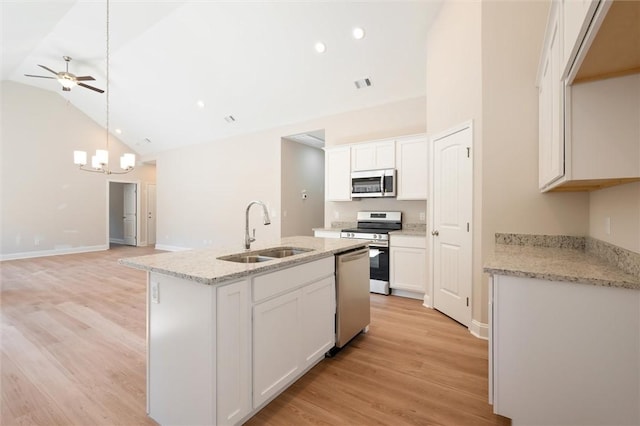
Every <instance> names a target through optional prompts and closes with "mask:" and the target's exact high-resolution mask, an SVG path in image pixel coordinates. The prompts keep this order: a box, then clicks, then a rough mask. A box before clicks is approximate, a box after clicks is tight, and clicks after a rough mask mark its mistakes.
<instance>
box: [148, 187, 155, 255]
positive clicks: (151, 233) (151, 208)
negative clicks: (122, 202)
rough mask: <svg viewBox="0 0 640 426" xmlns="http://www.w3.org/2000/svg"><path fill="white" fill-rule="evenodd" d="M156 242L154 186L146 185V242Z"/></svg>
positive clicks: (150, 243)
mask: <svg viewBox="0 0 640 426" xmlns="http://www.w3.org/2000/svg"><path fill="white" fill-rule="evenodd" d="M155 243H156V186H155V185H154V184H149V185H147V244H148V245H154V244H155Z"/></svg>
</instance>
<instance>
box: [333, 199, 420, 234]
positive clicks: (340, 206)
mask: <svg viewBox="0 0 640 426" xmlns="http://www.w3.org/2000/svg"><path fill="white" fill-rule="evenodd" d="M359 211H400V212H402V225H403V226H406V224H410V223H411V224H413V223H424V224H426V217H427V214H428V211H427V202H426V201H401V200H400V201H399V200H396V199H395V198H368V199H366V198H363V199H361V200H355V201H327V202H326V203H325V209H324V222H325V226H327V227H329V226H330V224H331V227H334V226H333V224H334V223H351V224H355V223H356V220H357V219H356V216H357V214H358V212H359ZM423 218H424V219H423ZM338 227H339V228H341V227H342V226H338ZM348 227H349V226H345V227H344V228H348Z"/></svg>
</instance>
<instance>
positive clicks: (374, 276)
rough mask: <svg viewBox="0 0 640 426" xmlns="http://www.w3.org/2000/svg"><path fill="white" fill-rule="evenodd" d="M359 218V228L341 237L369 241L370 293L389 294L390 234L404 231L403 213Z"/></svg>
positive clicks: (374, 214) (376, 213) (344, 230)
mask: <svg viewBox="0 0 640 426" xmlns="http://www.w3.org/2000/svg"><path fill="white" fill-rule="evenodd" d="M357 218H358V224H357V227H356V228H354V229H343V230H342V232H340V237H341V238H350V239H358V240H367V241H368V243H369V271H370V291H371V292H372V293H380V294H389V293H390V290H389V232H390V231H396V230H399V229H402V212H358V216H357Z"/></svg>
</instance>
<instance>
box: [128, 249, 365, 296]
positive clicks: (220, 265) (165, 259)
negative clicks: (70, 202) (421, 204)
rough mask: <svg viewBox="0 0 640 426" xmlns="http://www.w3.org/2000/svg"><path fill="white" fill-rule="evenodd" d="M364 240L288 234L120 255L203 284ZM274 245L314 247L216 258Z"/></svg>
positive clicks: (141, 266)
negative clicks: (249, 259) (241, 258)
mask: <svg viewBox="0 0 640 426" xmlns="http://www.w3.org/2000/svg"><path fill="white" fill-rule="evenodd" d="M365 245H366V242H363V241H362V240H349V239H340V238H315V237H287V238H282V239H280V240H279V241H275V242H271V243H268V242H265V243H262V244H259V243H254V244H253V245H252V247H251V250H237V249H236V250H233V249H230V250H224V249H198V250H187V251H179V252H171V253H160V254H151V255H148V256H139V257H129V258H125V259H120V260H119V261H118V262H119V263H120V264H122V265H125V266H129V267H132V268H136V269H142V270H144V271H149V272H158V273H160V274H166V275H171V276H174V277H178V278H184V279H187V280H191V281H195V282H198V283H201V284H208V285H212V284H219V283H223V282H225V281H229V280H234V279H238V278H242V277H247V276H249V275H254V274H258V273H265V272H269V271H275V270H278V269H281V268H284V267H290V266H294V265H297V264H302V263H306V262H309V261H312V260H317V259H322V258H325V257H329V256H333V255H334V254H336V253H342V252H344V251H348V250H351V249H355V248H358V247H364V246H365ZM275 247H298V248H305V249H311V250H312V251H310V252H307V253H302V254H298V255H294V256H289V257H285V258H281V259H273V260H269V261H266V262H258V263H237V262H229V261H226V260H219V259H217V258H218V257H220V256H226V255H230V254H234V253H243V252H254V251H258V250H263V249H267V248H275Z"/></svg>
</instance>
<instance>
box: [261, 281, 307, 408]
mask: <svg viewBox="0 0 640 426" xmlns="http://www.w3.org/2000/svg"><path fill="white" fill-rule="evenodd" d="M301 303H302V292H301V291H300V290H296V291H293V292H291V293H286V294H284V295H282V296H278V297H276V298H274V299H270V300H267V301H266V302H262V303H259V304H256V305H255V306H254V307H253V408H257V407H259V406H260V405H261V404H263V403H265V402H266V401H267V400H269V399H270V398H271V397H272V396H274V395H276V394H277V393H278V392H279V391H280V390H282V389H283V388H284V387H285V386H286V385H288V384H289V382H291V381H292V380H293V379H294V378H295V377H296V376H297V375H298V374H299V373H300V371H301V368H302V366H301V363H300V359H301V356H300V350H301V348H300V338H299V336H300V332H301V324H300V321H299V318H300V309H301Z"/></svg>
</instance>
